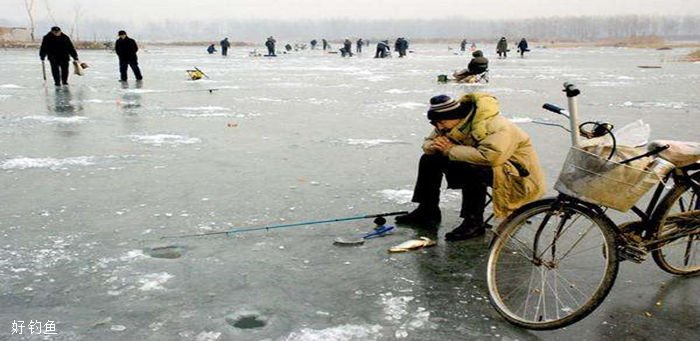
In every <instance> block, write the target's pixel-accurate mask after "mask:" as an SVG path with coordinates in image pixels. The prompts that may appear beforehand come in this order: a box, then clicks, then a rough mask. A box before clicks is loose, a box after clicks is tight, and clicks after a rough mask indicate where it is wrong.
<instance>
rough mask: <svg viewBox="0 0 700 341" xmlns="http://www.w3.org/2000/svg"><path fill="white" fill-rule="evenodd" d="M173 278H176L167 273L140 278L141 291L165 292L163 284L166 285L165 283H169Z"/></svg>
mask: <svg viewBox="0 0 700 341" xmlns="http://www.w3.org/2000/svg"><path fill="white" fill-rule="evenodd" d="M173 277H175V276H173V275H171V274H169V273H167V272H159V273H153V274H147V275H143V277H141V278H139V283H141V287H140V288H139V290H142V291H151V290H165V288H164V287H163V284H165V282H167V281H169V280H170V279H171V278H173Z"/></svg>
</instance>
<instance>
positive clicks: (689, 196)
mask: <svg viewBox="0 0 700 341" xmlns="http://www.w3.org/2000/svg"><path fill="white" fill-rule="evenodd" d="M691 178H693V179H695V181H700V172H697V173H695V174H693V176H692V177H691ZM699 196H700V190H698V189H697V187H695V188H694V187H692V186H689V185H676V186H675V187H674V188H673V189H672V190H671V191H670V192H669V193H668V194H667V195H666V197H665V198H664V201H663V202H662V203H661V204H659V209H658V212H655V214H658V217H659V218H657V220H656V221H658V222H659V223H658V226H659V227H658V231H656V239H663V238H668V237H672V236H674V235H679V234H680V235H681V236H682V237H681V238H677V239H674V240H671V241H669V242H668V243H666V244H664V245H662V246H661V247H660V248H658V249H656V250H654V251H653V252H652V257H653V258H654V261H655V262H656V264H657V265H658V266H659V267H660V268H661V269H663V270H664V271H666V272H669V273H672V274H674V275H682V276H687V275H693V274H697V273H700V198H699ZM686 233H687V234H686Z"/></svg>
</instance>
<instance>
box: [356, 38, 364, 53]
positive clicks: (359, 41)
mask: <svg viewBox="0 0 700 341" xmlns="http://www.w3.org/2000/svg"><path fill="white" fill-rule="evenodd" d="M355 44H356V45H357V53H362V45H364V44H365V42H364V41H363V40H362V38H360V39H357V43H355Z"/></svg>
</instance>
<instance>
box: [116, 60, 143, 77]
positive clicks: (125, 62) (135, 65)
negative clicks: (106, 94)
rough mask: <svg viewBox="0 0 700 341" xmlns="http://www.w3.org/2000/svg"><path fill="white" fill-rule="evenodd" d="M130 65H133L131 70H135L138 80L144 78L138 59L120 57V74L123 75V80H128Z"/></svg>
mask: <svg viewBox="0 0 700 341" xmlns="http://www.w3.org/2000/svg"><path fill="white" fill-rule="evenodd" d="M129 66H131V71H134V76H135V77H136V80H142V79H143V76H142V75H141V69H139V62H138V60H137V59H129V60H126V59H119V75H120V76H121V80H123V81H125V80H126V71H127V68H128V67H129Z"/></svg>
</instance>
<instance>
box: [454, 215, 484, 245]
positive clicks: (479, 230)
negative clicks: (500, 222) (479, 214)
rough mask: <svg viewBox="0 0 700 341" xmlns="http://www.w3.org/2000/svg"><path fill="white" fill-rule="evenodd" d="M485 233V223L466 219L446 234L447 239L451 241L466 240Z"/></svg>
mask: <svg viewBox="0 0 700 341" xmlns="http://www.w3.org/2000/svg"><path fill="white" fill-rule="evenodd" d="M484 233H486V227H485V226H484V223H481V222H477V221H471V220H468V219H464V221H463V222H462V223H461V224H459V226H457V227H456V228H455V229H454V230H452V231H451V232H448V233H447V234H445V240H447V241H451V242H454V241H458V240H466V239H471V238H474V237H478V236H482V235H484Z"/></svg>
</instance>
